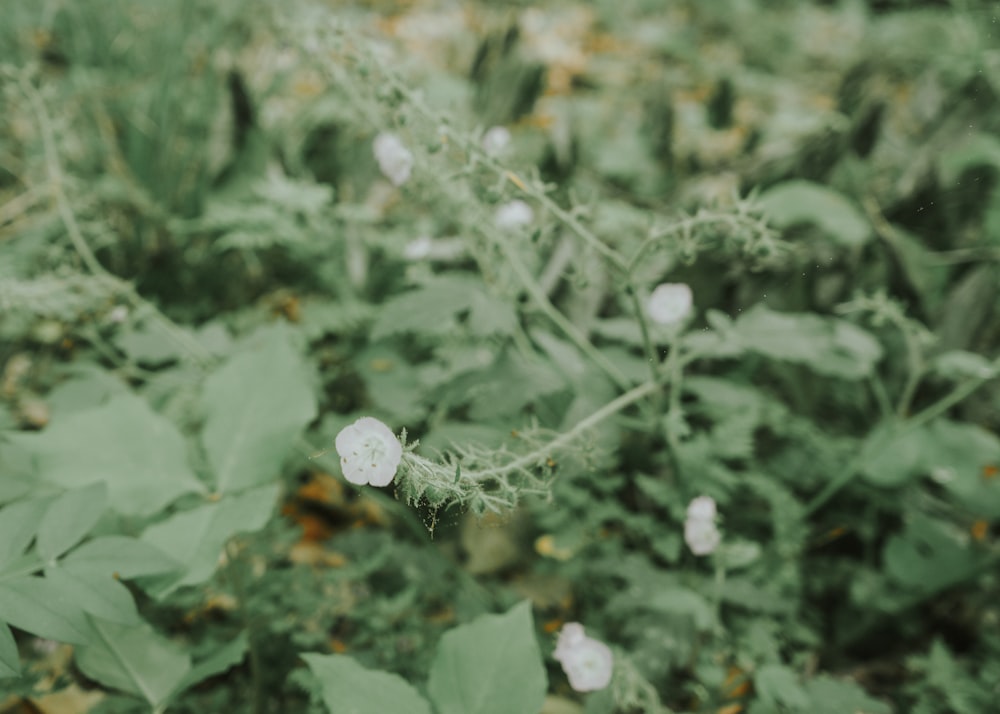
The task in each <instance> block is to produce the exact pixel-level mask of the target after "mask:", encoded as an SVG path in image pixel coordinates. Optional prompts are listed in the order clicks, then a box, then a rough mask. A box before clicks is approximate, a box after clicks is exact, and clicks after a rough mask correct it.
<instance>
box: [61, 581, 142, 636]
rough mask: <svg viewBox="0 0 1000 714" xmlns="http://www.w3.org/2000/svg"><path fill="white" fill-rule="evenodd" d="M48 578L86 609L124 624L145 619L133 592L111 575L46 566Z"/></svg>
mask: <svg viewBox="0 0 1000 714" xmlns="http://www.w3.org/2000/svg"><path fill="white" fill-rule="evenodd" d="M45 579H46V580H48V581H49V582H50V583H52V584H53V585H55V586H56V587H58V588H59V589H60V590H62V592H63V593H64V594H65V595H67V596H68V597H70V598H72V600H73V601H74V602H75V603H76V604H77V605H79V606H80V609H82V610H83V611H84V612H89V613H90V614H91V615H97V616H98V617H102V618H104V619H106V620H111V621H112V622H118V623H121V624H123V625H138V624H139V623H140V622H141V621H142V620H140V618H139V611H138V610H136V608H135V601H134V600H133V599H132V593H130V592H129V591H128V588H127V587H125V586H124V585H122V584H121V583H120V582H118V581H117V580H115V579H114V578H113V577H112V576H110V575H104V574H100V573H95V572H94V571H92V570H78V571H74V570H72V569H69V568H63V567H59V566H52V567H48V568H46V569H45Z"/></svg>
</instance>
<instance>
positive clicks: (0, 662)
mask: <svg viewBox="0 0 1000 714" xmlns="http://www.w3.org/2000/svg"><path fill="white" fill-rule="evenodd" d="M20 675H21V658H20V657H19V656H18V654H17V642H15V641H14V634H13V633H12V632H11V631H10V628H9V627H7V624H6V623H5V622H0V679H3V678H5V677H19V676H20Z"/></svg>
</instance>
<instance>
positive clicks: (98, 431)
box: [9, 394, 204, 516]
mask: <svg viewBox="0 0 1000 714" xmlns="http://www.w3.org/2000/svg"><path fill="white" fill-rule="evenodd" d="M9 438H12V439H14V440H15V441H16V442H18V443H20V444H22V445H23V446H24V447H25V448H26V449H28V450H29V451H31V452H32V454H33V455H34V458H35V462H36V465H37V469H38V475H39V477H40V478H42V479H44V480H45V481H49V482H52V483H56V484H59V485H60V486H63V487H65V488H78V487H80V486H85V485H88V484H92V483H96V482H104V483H106V484H107V487H108V496H109V500H110V502H111V506H112V508H114V509H115V510H117V511H119V512H120V513H123V514H126V515H135V516H149V515H152V514H153V513H156V512H157V511H160V510H162V509H163V508H165V507H166V506H167V505H168V504H170V503H171V502H172V501H174V500H175V499H176V498H177V497H178V496H180V495H181V494H184V493H190V492H192V491H201V490H204V487H203V486H202V484H201V483H200V482H199V481H198V480H197V478H195V475H194V473H193V472H192V471H191V469H190V467H189V466H188V465H187V446H186V445H185V443H184V438H183V437H182V436H181V434H180V432H179V431H177V428H176V427H175V426H174V425H173V424H172V423H170V421H168V420H167V419H165V418H164V417H162V416H160V415H159V414H157V413H156V412H154V411H153V410H152V409H150V408H149V406H148V405H147V404H146V402H144V401H143V400H142V399H139V398H138V397H136V396H134V395H131V394H119V395H116V396H114V397H112V398H111V400H110V401H108V402H107V404H104V405H103V406H100V407H96V408H94V409H87V410H83V411H79V412H76V413H73V414H70V415H68V416H65V417H63V418H59V417H58V415H57V418H55V419H54V420H53V422H52V424H51V425H50V426H49V427H48V428H47V429H46V430H45V431H43V432H41V433H40V434H15V435H11V437H9Z"/></svg>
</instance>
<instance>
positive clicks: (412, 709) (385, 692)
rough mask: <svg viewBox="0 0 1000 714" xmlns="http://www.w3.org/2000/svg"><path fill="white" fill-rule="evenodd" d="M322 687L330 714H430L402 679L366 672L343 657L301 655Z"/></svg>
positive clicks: (417, 695)
mask: <svg viewBox="0 0 1000 714" xmlns="http://www.w3.org/2000/svg"><path fill="white" fill-rule="evenodd" d="M301 656H302V659H304V660H305V661H306V664H308V665H309V669H311V670H312V673H313V674H314V675H316V678H317V679H318V680H319V681H320V683H321V684H322V686H323V701H324V702H326V706H327V709H328V710H329V711H330V712H331V714H339V713H340V712H350V713H351V714H431V708H430V706H428V704H427V702H426V700H425V699H424V698H423V697H421V696H420V694H419V693H418V692H417V690H416V689H414V688H413V687H411V686H410V685H409V684H408V683H407V682H406V680H405V679H403V678H402V677H399V676H397V675H395V674H389V673H388V672H379V671H374V670H370V669H365V668H364V667H362V666H361V665H360V664H358V663H357V662H355V661H354V660H353V659H352V658H351V657H347V656H345V655H321V654H312V653H308V654H303V655H301Z"/></svg>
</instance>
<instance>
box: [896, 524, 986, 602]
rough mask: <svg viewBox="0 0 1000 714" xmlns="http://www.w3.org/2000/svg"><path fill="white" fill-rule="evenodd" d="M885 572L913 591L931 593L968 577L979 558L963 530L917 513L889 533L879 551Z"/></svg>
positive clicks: (974, 570)
mask: <svg viewBox="0 0 1000 714" xmlns="http://www.w3.org/2000/svg"><path fill="white" fill-rule="evenodd" d="M882 557H883V560H884V561H885V570H886V573H888V575H889V576H890V577H891V578H892V579H893V580H895V581H896V582H898V583H900V584H901V585H905V586H907V587H909V588H912V589H914V590H918V591H920V592H924V593H934V592H937V591H938V590H941V589H943V588H946V587H950V586H952V585H955V584H957V583H960V582H962V581H963V580H965V579H966V578H969V577H971V576H972V575H973V574H974V573H975V572H976V568H977V567H978V565H979V564H980V562H981V560H982V557H981V555H980V554H978V553H976V552H975V551H973V549H972V547H971V545H970V543H969V542H968V538H966V537H965V534H964V533H959V532H955V531H954V530H952V529H951V528H949V527H948V526H947V525H945V524H943V523H941V522H940V521H936V520H934V519H932V518H929V517H927V516H924V515H919V516H916V517H913V518H911V519H910V520H909V521H908V522H907V524H906V526H905V528H904V529H903V532H902V533H901V534H898V535H894V536H892V537H891V538H890V539H889V540H888V542H887V543H886V544H885V549H884V550H883V553H882Z"/></svg>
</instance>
